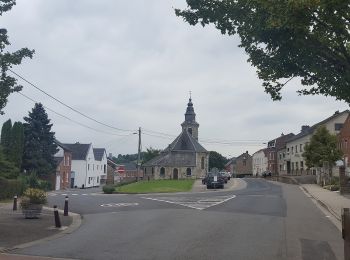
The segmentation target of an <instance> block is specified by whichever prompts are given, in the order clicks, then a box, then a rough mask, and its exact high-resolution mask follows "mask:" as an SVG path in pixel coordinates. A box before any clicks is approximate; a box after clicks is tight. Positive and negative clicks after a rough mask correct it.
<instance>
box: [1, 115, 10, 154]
mask: <svg viewBox="0 0 350 260" xmlns="http://www.w3.org/2000/svg"><path fill="white" fill-rule="evenodd" d="M11 141H12V122H11V119H9V120H7V121H6V122H5V123H4V124H3V125H2V128H1V146H2V152H3V155H4V156H5V158H6V159H10V157H11Z"/></svg>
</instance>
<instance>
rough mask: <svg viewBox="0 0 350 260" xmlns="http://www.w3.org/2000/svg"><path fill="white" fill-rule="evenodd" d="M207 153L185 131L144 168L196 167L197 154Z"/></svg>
mask: <svg viewBox="0 0 350 260" xmlns="http://www.w3.org/2000/svg"><path fill="white" fill-rule="evenodd" d="M207 152H208V151H207V150H206V149H205V148H204V147H203V146H201V145H200V144H199V143H198V141H197V140H196V139H194V138H193V137H192V136H191V135H190V134H189V133H188V132H187V131H186V130H184V131H182V132H181V134H180V135H179V136H178V137H176V138H175V140H174V141H173V142H172V143H171V144H170V145H169V146H168V147H167V148H165V149H164V150H163V151H162V152H161V154H160V155H158V156H157V157H155V158H153V159H152V160H150V161H148V162H146V163H145V164H144V165H143V166H153V165H159V166H172V167H187V166H196V153H207Z"/></svg>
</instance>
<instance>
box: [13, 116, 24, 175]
mask: <svg viewBox="0 0 350 260" xmlns="http://www.w3.org/2000/svg"><path fill="white" fill-rule="evenodd" d="M11 138H12V139H11V154H10V155H11V157H10V159H11V161H12V162H13V163H14V164H15V165H16V167H17V168H19V169H21V166H22V157H23V149H24V129H23V124H22V123H21V122H15V123H14V124H13V127H12V131H11Z"/></svg>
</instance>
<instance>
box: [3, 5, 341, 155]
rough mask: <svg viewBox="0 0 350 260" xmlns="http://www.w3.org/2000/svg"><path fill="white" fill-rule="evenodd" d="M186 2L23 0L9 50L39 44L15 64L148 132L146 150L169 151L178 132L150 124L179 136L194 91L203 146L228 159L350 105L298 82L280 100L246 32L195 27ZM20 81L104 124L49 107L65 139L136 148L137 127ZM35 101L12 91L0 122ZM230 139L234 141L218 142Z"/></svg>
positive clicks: (10, 22) (47, 85) (38, 96)
mask: <svg viewBox="0 0 350 260" xmlns="http://www.w3.org/2000/svg"><path fill="white" fill-rule="evenodd" d="M184 7H186V4H185V0H177V1H170V0H134V1H122V0H118V1H117V0H99V1H95V0H94V1H93V0H74V1H71V0H60V1H54V0H31V1H27V0H17V5H16V6H15V7H14V8H13V9H12V10H11V11H9V12H7V13H5V14H3V16H2V17H0V19H1V22H0V27H4V28H6V29H7V30H8V33H9V37H10V41H11V43H12V45H11V47H10V48H9V49H8V50H16V49H18V48H21V47H28V48H31V49H35V55H34V58H33V59H32V60H30V59H27V60H25V62H24V63H23V64H22V65H20V66H16V67H14V68H13V69H14V70H15V71H16V72H17V73H19V74H21V75H22V76H24V77H25V78H26V79H27V80H29V81H30V82H32V83H34V84H35V85H37V86H38V87H39V88H41V89H43V90H45V91H46V92H48V93H50V94H51V95H53V96H54V97H56V98H58V99H60V100H62V101H63V102H65V103H66V104H68V105H70V106H72V107H74V108H75V109H77V110H79V111H81V112H82V113H84V114H86V115H88V116H90V117H92V118H95V119H97V120H98V121H101V122H103V123H105V124H108V125H111V126H114V127H117V128H122V129H126V130H136V129H137V128H138V127H141V128H142V129H145V132H144V133H145V134H143V135H142V147H143V149H144V150H145V148H146V147H150V146H152V147H154V148H160V149H163V148H165V147H166V146H167V144H169V143H170V142H171V141H172V140H171V139H173V138H172V137H170V138H169V136H168V137H166V136H165V135H163V136H162V138H160V136H161V135H160V134H155V133H153V134H152V132H150V131H156V132H161V133H165V134H170V135H178V134H179V133H180V131H181V126H180V124H181V123H182V122H183V120H184V113H185V110H186V106H187V102H188V98H189V91H192V98H193V103H194V109H195V112H196V114H197V122H198V123H199V124H200V128H199V138H200V139H202V140H205V141H206V142H204V141H202V142H201V143H202V145H203V146H204V147H205V148H206V149H207V150H216V151H218V152H220V153H222V154H224V155H225V156H237V155H239V154H241V153H242V152H244V151H246V150H248V151H249V152H250V153H254V152H255V151H257V150H258V149H260V148H262V147H264V146H265V144H263V143H264V142H265V141H267V140H270V139H274V138H276V137H278V136H280V134H281V133H282V132H283V133H290V132H294V133H295V134H296V133H298V132H299V130H300V128H301V125H303V124H310V125H312V124H314V123H317V122H318V121H321V120H323V119H324V118H326V117H328V116H330V115H332V114H333V113H334V112H335V111H336V110H340V111H341V110H344V109H347V108H348V105H346V104H345V103H344V102H339V101H335V100H334V99H333V98H326V97H323V96H310V97H300V96H298V95H297V94H296V93H295V91H296V90H297V89H298V88H300V83H299V82H298V81H297V80H295V81H292V82H291V83H290V84H289V85H288V86H287V88H286V90H284V91H283V99H282V101H280V102H273V101H272V100H271V99H270V97H269V96H268V95H267V94H265V93H264V89H263V87H262V86H261V84H262V82H261V81H260V80H259V79H258V78H257V75H256V70H255V68H254V67H252V66H251V65H250V64H249V63H248V62H247V58H248V56H247V55H246V54H245V52H244V50H243V49H240V48H239V47H238V44H239V38H237V37H229V36H224V35H221V34H220V32H219V31H218V30H216V29H215V28H213V27H212V26H209V27H205V28H203V27H201V26H195V27H193V26H190V25H189V24H187V23H185V22H183V21H182V19H181V18H179V17H176V16H175V14H174V8H184ZM19 82H20V83H21V84H22V85H23V86H24V88H23V92H22V93H23V94H25V95H27V96H29V97H31V98H32V99H34V100H37V101H40V102H42V103H43V104H44V106H46V107H48V108H50V109H53V110H54V111H56V112H58V113H61V114H63V115H65V116H67V117H69V118H70V119H72V120H74V121H78V122H80V123H82V124H84V125H87V126H89V127H91V128H94V129H96V130H98V131H95V130H91V129H89V128H85V127H83V126H80V125H78V124H76V123H74V122H71V121H69V120H67V119H65V118H63V117H61V116H58V115H57V114H55V113H53V112H51V111H47V112H48V115H49V118H50V119H51V120H52V123H53V125H54V126H53V130H54V131H55V132H56V138H57V139H59V140H60V141H61V142H65V143H69V142H77V141H79V142H80V143H92V144H93V146H94V147H105V148H106V149H107V153H113V154H119V153H121V154H126V153H136V152H137V135H134V134H133V132H132V131H131V132H130V131H129V132H121V131H116V130H114V129H111V128H108V127H105V126H102V125H99V124H97V123H95V122H93V121H91V120H88V119H86V118H84V117H82V116H81V115H79V114H77V113H75V112H73V111H71V110H69V109H67V108H65V107H64V106H62V105H60V104H59V103H57V102H55V101H54V100H52V99H50V98H48V97H47V96H45V95H44V94H42V93H40V92H39V91H37V90H36V89H35V88H33V87H31V86H30V85H28V84H27V83H25V82H23V81H21V80H19ZM33 106H34V103H33V102H32V101H29V100H27V99H26V98H24V97H23V96H21V95H19V94H12V95H11V96H10V98H9V103H8V105H7V107H6V108H5V115H3V116H0V123H1V124H2V123H3V122H4V121H6V120H7V119H8V118H11V119H12V121H23V117H24V116H26V115H28V111H29V110H31V109H32V107H33ZM146 130H148V131H149V132H146ZM147 133H148V134H152V135H157V136H150V135H146V134H147ZM120 135H123V136H120ZM208 140H210V142H211V143H208ZM227 141H228V142H231V143H233V144H232V145H224V144H219V143H223V142H227ZM251 141H253V142H251Z"/></svg>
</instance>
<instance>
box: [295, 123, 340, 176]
mask: <svg viewBox="0 0 350 260" xmlns="http://www.w3.org/2000/svg"><path fill="white" fill-rule="evenodd" d="M302 156H303V157H304V159H305V164H306V166H307V167H308V168H311V167H320V168H325V169H326V170H328V171H329V173H330V174H331V168H332V167H333V166H334V164H335V162H336V161H337V160H340V159H341V158H342V152H341V151H340V150H339V149H338V147H337V137H336V136H335V135H332V134H330V133H329V131H328V130H327V128H326V127H324V126H322V127H319V128H317V130H316V132H315V133H314V135H313V136H312V137H311V140H310V143H309V144H306V145H305V147H304V153H303V155H302Z"/></svg>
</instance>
